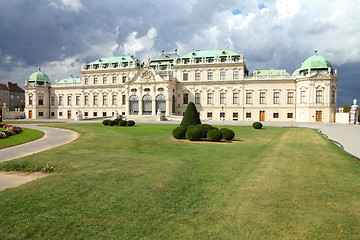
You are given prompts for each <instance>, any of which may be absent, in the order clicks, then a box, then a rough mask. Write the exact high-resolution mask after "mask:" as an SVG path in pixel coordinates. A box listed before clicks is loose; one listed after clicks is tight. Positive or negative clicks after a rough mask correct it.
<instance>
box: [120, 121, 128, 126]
mask: <svg viewBox="0 0 360 240" xmlns="http://www.w3.org/2000/svg"><path fill="white" fill-rule="evenodd" d="M126 124H127V121H126V120H121V121H119V124H118V125H119V126H121V127H124V126H126Z"/></svg>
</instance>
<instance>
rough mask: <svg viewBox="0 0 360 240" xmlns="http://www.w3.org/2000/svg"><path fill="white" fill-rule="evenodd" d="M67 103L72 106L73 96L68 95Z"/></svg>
mask: <svg viewBox="0 0 360 240" xmlns="http://www.w3.org/2000/svg"><path fill="white" fill-rule="evenodd" d="M67 105H68V106H71V96H67Z"/></svg>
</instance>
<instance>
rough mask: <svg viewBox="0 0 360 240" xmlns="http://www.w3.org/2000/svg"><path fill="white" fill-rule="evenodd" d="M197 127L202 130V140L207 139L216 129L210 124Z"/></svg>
mask: <svg viewBox="0 0 360 240" xmlns="http://www.w3.org/2000/svg"><path fill="white" fill-rule="evenodd" d="M195 127H197V128H199V129H200V130H201V137H202V138H206V137H207V133H208V132H209V131H210V130H212V129H214V127H213V126H211V125H210V124H198V125H195Z"/></svg>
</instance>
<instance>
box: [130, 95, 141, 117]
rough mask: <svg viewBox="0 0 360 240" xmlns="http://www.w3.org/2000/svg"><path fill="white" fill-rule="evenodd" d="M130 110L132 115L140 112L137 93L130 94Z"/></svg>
mask: <svg viewBox="0 0 360 240" xmlns="http://www.w3.org/2000/svg"><path fill="white" fill-rule="evenodd" d="M129 112H130V115H138V114H139V98H138V97H137V96H135V95H132V96H130V99H129Z"/></svg>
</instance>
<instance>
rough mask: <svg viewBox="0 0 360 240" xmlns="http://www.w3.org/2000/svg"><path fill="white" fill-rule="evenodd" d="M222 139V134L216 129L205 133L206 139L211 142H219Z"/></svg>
mask: <svg viewBox="0 0 360 240" xmlns="http://www.w3.org/2000/svg"><path fill="white" fill-rule="evenodd" d="M222 137H223V136H222V133H221V132H220V131H219V130H217V129H212V130H210V131H209V132H208V133H207V138H208V139H209V140H210V141H212V142H220V141H221V139H222Z"/></svg>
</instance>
